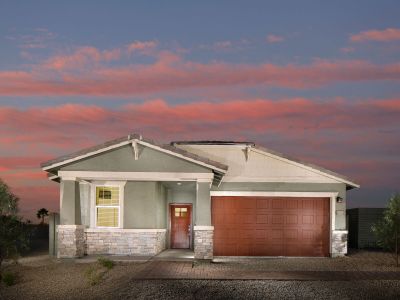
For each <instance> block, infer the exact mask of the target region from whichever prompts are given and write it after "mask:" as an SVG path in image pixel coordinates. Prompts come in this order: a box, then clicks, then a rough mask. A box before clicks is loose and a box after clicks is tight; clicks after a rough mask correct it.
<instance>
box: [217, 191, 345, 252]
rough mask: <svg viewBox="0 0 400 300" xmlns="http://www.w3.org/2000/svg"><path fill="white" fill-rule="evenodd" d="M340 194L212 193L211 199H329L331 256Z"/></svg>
mask: <svg viewBox="0 0 400 300" xmlns="http://www.w3.org/2000/svg"><path fill="white" fill-rule="evenodd" d="M338 194H339V193H338V192H265V191H258V192H255V191H211V192H210V196H211V197H217V196H242V197H246V196H249V197H251V196H253V197H315V198H320V197H324V198H329V199H330V205H329V222H330V226H329V254H330V255H331V254H332V253H333V251H332V250H333V249H332V231H334V230H335V215H336V213H335V212H336V197H337V196H338Z"/></svg>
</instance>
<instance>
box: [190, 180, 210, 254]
mask: <svg viewBox="0 0 400 300" xmlns="http://www.w3.org/2000/svg"><path fill="white" fill-rule="evenodd" d="M210 185H211V182H197V195H196V221H195V226H194V228H193V231H194V257H195V258H196V259H212V258H213V239H214V227H213V226H211V196H210Z"/></svg>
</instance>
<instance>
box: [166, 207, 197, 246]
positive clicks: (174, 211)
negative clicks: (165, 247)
mask: <svg viewBox="0 0 400 300" xmlns="http://www.w3.org/2000/svg"><path fill="white" fill-rule="evenodd" d="M170 215H171V248H174V249H188V248H190V220H191V219H192V206H191V205H185V204H182V205H171V206H170Z"/></svg>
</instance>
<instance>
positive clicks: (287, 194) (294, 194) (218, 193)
mask: <svg viewBox="0 0 400 300" xmlns="http://www.w3.org/2000/svg"><path fill="white" fill-rule="evenodd" d="M338 194H339V193H337V192H261V191H260V192H252V191H211V192H210V195H211V196H215V197H218V196H238V197H318V198H319V197H323V198H330V197H337V195H338Z"/></svg>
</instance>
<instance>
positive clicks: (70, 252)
mask: <svg viewBox="0 0 400 300" xmlns="http://www.w3.org/2000/svg"><path fill="white" fill-rule="evenodd" d="M84 230H85V226H83V225H58V226H57V233H58V237H57V239H58V241H57V242H58V246H57V258H74V257H82V256H83V255H84V252H85V234H84Z"/></svg>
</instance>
